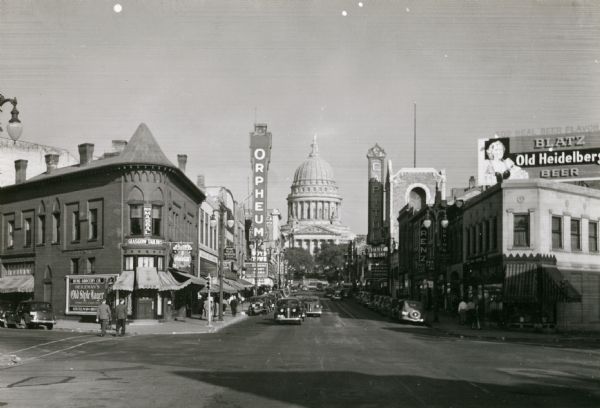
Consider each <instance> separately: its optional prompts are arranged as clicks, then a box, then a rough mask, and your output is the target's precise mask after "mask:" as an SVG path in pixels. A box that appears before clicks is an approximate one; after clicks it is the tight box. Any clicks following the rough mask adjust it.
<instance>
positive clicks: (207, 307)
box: [201, 293, 244, 320]
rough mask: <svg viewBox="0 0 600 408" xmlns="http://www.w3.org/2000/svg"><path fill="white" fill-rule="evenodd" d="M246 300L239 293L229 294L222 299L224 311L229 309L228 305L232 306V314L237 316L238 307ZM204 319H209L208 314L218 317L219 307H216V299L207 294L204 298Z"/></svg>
mask: <svg viewBox="0 0 600 408" xmlns="http://www.w3.org/2000/svg"><path fill="white" fill-rule="evenodd" d="M243 301H244V298H243V297H242V296H241V295H239V294H237V293H236V294H233V295H231V296H229V298H228V299H223V300H222V301H221V305H222V307H223V313H225V311H226V310H227V307H230V308H231V315H232V316H236V315H237V312H238V307H239V306H240V305H241V303H242V302H243ZM201 302H202V307H201V310H202V319H205V320H208V316H212V317H213V318H216V317H217V314H218V311H219V309H218V307H216V304H215V303H216V302H215V299H214V298H213V297H212V296H206V297H204V298H202V300H201Z"/></svg>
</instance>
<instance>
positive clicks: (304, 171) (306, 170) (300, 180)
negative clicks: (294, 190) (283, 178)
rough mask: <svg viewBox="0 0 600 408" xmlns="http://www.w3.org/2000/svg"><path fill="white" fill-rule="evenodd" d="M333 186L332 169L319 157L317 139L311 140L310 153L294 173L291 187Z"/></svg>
mask: <svg viewBox="0 0 600 408" xmlns="http://www.w3.org/2000/svg"><path fill="white" fill-rule="evenodd" d="M317 184H321V185H323V184H326V185H327V184H329V185H331V184H335V179H334V177H333V168H332V167H331V165H330V164H329V163H327V162H326V161H325V160H323V159H322V158H320V157H319V148H318V146H317V138H316V136H315V138H314V139H313V144H312V151H311V152H310V154H309V155H308V158H307V159H306V160H304V162H302V164H301V165H300V166H298V168H297V169H296V172H295V173H294V182H293V184H292V186H300V185H317Z"/></svg>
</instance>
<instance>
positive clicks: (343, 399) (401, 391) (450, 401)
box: [174, 371, 600, 408]
mask: <svg viewBox="0 0 600 408" xmlns="http://www.w3.org/2000/svg"><path fill="white" fill-rule="evenodd" d="M553 373H554V374H553V375H552V374H548V377H546V378H543V380H542V381H544V384H535V383H532V382H522V383H517V384H513V385H500V384H487V383H480V382H470V381H464V380H454V379H439V378H428V377H421V376H412V375H387V376H386V375H369V374H363V373H357V372H341V371H296V372H294V371H292V372H289V371H270V372H269V371H264V372H263V371H261V372H239V371H237V372H236V371H233V372H231V371H227V372H198V371H175V372H174V374H176V375H179V376H181V377H185V378H187V379H192V380H196V381H200V382H203V383H208V384H212V385H216V386H219V387H224V388H228V389H229V390H232V391H237V392H240V393H247V394H252V395H255V396H257V397H261V398H267V399H270V400H273V401H276V402H278V403H281V404H295V405H298V406H303V407H308V408H321V407H390V406H394V407H413V406H416V407H459V408H468V407H477V408H480V407H482V406H485V407H486V408H489V407H506V406H513V407H533V406H548V407H574V406H577V407H598V406H600V396H599V395H598V394H597V393H596V395H593V394H592V391H591V390H593V389H595V388H596V387H598V385H599V384H598V381H594V380H588V379H585V378H579V377H576V378H574V377H572V376H564V375H560V372H553ZM524 381H525V380H524ZM332 390H334V391H333V392H332ZM283 406H285V405H283Z"/></svg>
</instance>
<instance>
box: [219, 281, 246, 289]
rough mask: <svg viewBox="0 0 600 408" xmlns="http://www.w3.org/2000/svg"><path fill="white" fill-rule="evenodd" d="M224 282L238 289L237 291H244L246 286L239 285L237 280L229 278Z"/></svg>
mask: <svg viewBox="0 0 600 408" xmlns="http://www.w3.org/2000/svg"><path fill="white" fill-rule="evenodd" d="M223 280H224V281H225V282H227V283H228V284H229V285H231V286H232V287H234V288H236V289H237V290H244V288H245V287H244V286H242V285H241V284H239V283H238V282H237V280H235V279H228V278H223Z"/></svg>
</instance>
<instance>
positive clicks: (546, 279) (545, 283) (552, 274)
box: [540, 266, 581, 302]
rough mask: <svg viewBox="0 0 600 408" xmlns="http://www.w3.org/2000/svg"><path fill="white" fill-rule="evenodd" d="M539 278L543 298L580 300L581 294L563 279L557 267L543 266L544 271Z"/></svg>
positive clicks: (561, 300) (565, 300)
mask: <svg viewBox="0 0 600 408" xmlns="http://www.w3.org/2000/svg"><path fill="white" fill-rule="evenodd" d="M540 280H541V284H542V288H541V289H542V296H543V298H544V299H547V300H553V301H560V302H581V294H580V293H579V291H578V290H577V289H575V287H574V286H573V285H572V284H571V282H569V281H568V280H567V279H565V277H564V275H563V273H562V271H561V270H560V269H559V268H557V267H555V266H544V273H543V275H542V279H540Z"/></svg>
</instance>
